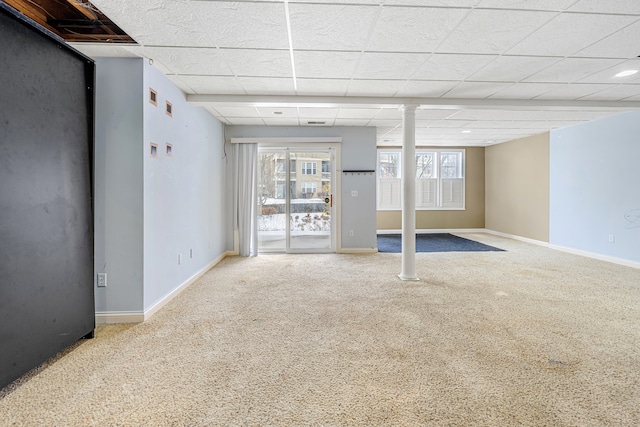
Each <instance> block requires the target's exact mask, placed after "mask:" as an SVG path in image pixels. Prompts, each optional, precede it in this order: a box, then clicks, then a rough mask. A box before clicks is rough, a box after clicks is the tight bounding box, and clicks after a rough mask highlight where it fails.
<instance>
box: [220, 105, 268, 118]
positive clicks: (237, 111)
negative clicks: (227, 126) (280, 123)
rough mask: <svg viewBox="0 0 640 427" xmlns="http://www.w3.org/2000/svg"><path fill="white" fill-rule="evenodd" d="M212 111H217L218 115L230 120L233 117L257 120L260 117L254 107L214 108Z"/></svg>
mask: <svg viewBox="0 0 640 427" xmlns="http://www.w3.org/2000/svg"><path fill="white" fill-rule="evenodd" d="M213 109H214V110H215V111H217V112H218V114H219V115H221V116H223V117H226V118H227V119H232V118H234V117H242V118H258V117H261V116H262V115H261V114H260V112H259V111H258V109H257V108H255V107H225V106H216V107H213Z"/></svg>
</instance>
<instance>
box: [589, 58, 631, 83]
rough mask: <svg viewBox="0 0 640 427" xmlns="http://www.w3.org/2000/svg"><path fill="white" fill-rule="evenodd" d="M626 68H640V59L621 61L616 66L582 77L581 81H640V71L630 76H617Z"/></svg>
mask: <svg viewBox="0 0 640 427" xmlns="http://www.w3.org/2000/svg"><path fill="white" fill-rule="evenodd" d="M626 70H640V60H639V59H636V58H634V59H632V60H629V61H624V62H621V63H619V64H617V65H615V66H614V67H611V68H607V69H606V70H604V71H600V72H599V73H594V74H591V75H590V76H588V77H585V78H584V79H581V80H580V81H579V83H608V84H629V83H639V82H640V72H638V73H636V74H634V75H632V76H628V77H616V74H618V73H619V72H621V71H626Z"/></svg>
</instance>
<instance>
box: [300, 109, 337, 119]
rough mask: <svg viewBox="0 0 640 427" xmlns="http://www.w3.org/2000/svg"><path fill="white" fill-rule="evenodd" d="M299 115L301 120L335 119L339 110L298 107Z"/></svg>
mask: <svg viewBox="0 0 640 427" xmlns="http://www.w3.org/2000/svg"><path fill="white" fill-rule="evenodd" d="M298 114H299V116H300V117H301V118H302V117H309V118H319V119H335V117H336V116H337V115H338V108H320V107H298Z"/></svg>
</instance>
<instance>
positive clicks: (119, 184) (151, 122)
mask: <svg viewBox="0 0 640 427" xmlns="http://www.w3.org/2000/svg"><path fill="white" fill-rule="evenodd" d="M97 76H98V79H97V117H96V123H97V126H96V131H97V132H96V133H97V137H96V184H95V187H96V241H95V246H96V259H95V269H96V272H106V273H107V277H108V285H107V287H105V288H102V287H101V288H96V311H97V312H98V314H100V315H103V316H109V315H113V316H114V317H117V316H126V315H127V314H129V315H131V316H137V317H139V316H142V315H143V314H144V313H145V312H147V311H148V310H149V309H150V308H152V307H153V306H154V305H155V304H157V303H158V302H159V301H162V300H163V298H165V297H167V296H169V295H170V294H171V293H172V292H174V291H175V290H176V289H177V288H179V287H180V286H181V285H182V284H184V283H185V282H187V281H188V279H189V278H191V277H192V276H194V275H195V274H197V273H198V272H200V271H201V270H202V269H204V268H205V267H206V266H208V265H210V264H211V263H212V262H213V261H215V260H217V259H219V258H220V257H221V256H223V255H224V253H225V251H226V250H227V247H226V244H225V239H224V237H223V236H224V233H225V231H226V228H227V218H226V217H225V215H226V211H225V210H224V206H226V205H225V195H226V186H225V183H226V181H225V164H224V159H223V147H224V145H223V137H222V124H221V123H220V122H219V121H218V120H217V119H215V118H214V117H213V116H212V115H211V114H209V113H207V112H206V111H205V110H203V109H202V108H199V107H193V106H191V105H189V104H187V102H186V100H185V95H184V93H183V92H182V91H180V90H179V89H178V88H177V87H176V86H175V85H173V83H172V82H171V81H169V79H167V78H166V77H165V76H164V75H162V73H160V72H159V71H158V70H157V69H155V68H154V67H152V66H150V65H149V64H148V62H147V61H146V60H143V59H141V58H104V59H100V60H98V61H97ZM149 88H153V89H154V90H155V91H156V92H157V94H158V99H157V106H154V105H152V104H151V103H150V102H149ZM167 100H168V101H169V102H171V103H172V106H173V116H172V117H169V116H168V115H167V114H166V113H165V106H166V104H165V103H166V101H167ZM152 142H153V143H155V144H157V146H158V152H157V157H156V158H152V157H151V155H150V144H151V143H152ZM167 143H169V144H171V145H172V147H173V152H172V155H171V156H167V154H166V144H167ZM191 253H192V254H193V257H191V256H190V254H191ZM178 254H181V255H182V263H181V264H178Z"/></svg>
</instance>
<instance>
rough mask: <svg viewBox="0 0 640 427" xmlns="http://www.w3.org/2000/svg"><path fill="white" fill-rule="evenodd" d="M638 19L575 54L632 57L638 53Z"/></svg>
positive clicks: (639, 30) (601, 56) (639, 26)
mask: <svg viewBox="0 0 640 427" xmlns="http://www.w3.org/2000/svg"><path fill="white" fill-rule="evenodd" d="M636 40H640V21H639V22H636V23H634V24H632V25H629V26H628V27H626V28H623V29H621V30H620V31H618V32H616V33H614V34H612V35H610V36H608V37H606V38H604V39H602V40H600V41H598V42H597V43H595V44H593V45H591V46H589V47H587V48H585V49H582V50H581V51H579V52H578V53H577V54H576V55H575V56H591V57H599V58H633V57H636V56H638V55H640V47H639V46H638V44H637V43H636Z"/></svg>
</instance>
